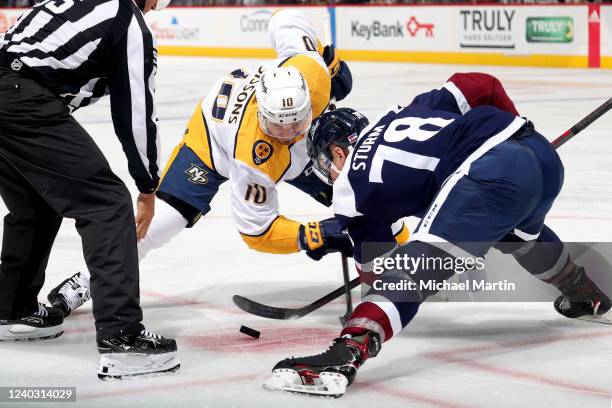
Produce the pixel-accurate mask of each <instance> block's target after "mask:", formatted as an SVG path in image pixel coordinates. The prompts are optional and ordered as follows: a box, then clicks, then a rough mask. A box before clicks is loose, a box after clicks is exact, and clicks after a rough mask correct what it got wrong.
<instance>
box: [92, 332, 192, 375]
mask: <svg viewBox="0 0 612 408" xmlns="http://www.w3.org/2000/svg"><path fill="white" fill-rule="evenodd" d="M98 352H99V353H100V354H101V356H100V365H99V366H98V378H100V379H101V380H122V379H129V378H133V377H138V376H143V375H154V374H162V373H167V372H172V371H176V370H178V369H179V368H180V367H181V364H180V362H179V360H178V357H177V352H176V341H175V340H174V339H166V338H164V337H162V336H160V335H159V334H154V333H151V332H149V331H147V330H143V331H141V332H140V334H138V335H129V336H121V337H116V338H114V339H108V340H98Z"/></svg>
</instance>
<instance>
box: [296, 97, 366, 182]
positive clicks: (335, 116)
mask: <svg viewBox="0 0 612 408" xmlns="http://www.w3.org/2000/svg"><path fill="white" fill-rule="evenodd" d="M368 123H369V121H368V119H367V118H366V117H365V116H363V115H362V114H361V113H359V112H357V111H356V110H354V109H351V108H338V109H336V110H333V111H329V112H326V113H324V114H322V115H321V116H319V117H318V118H317V119H315V120H314V122H313V123H312V126H311V127H310V130H309V132H308V137H307V138H306V146H307V149H308V156H309V157H310V160H311V161H312V163H313V169H314V173H315V174H316V175H317V177H319V178H320V179H321V180H322V181H324V182H325V183H327V184H330V185H331V184H332V179H331V176H330V170H331V169H332V168H334V166H333V162H332V154H331V151H330V149H329V148H330V146H331V145H332V144H335V145H338V146H340V147H342V148H344V149H347V150H348V149H349V148H350V147H352V146H353V145H354V144H355V143H356V142H357V138H358V137H359V134H360V133H361V131H362V130H363V129H365V127H366V126H368Z"/></svg>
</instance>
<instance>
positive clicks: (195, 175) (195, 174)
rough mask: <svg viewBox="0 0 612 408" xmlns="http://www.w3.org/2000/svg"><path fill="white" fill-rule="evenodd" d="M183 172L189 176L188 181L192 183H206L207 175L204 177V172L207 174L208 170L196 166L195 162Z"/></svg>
mask: <svg viewBox="0 0 612 408" xmlns="http://www.w3.org/2000/svg"><path fill="white" fill-rule="evenodd" d="M185 174H187V175H188V176H189V181H191V182H192V183H195V184H207V183H208V177H206V174H208V172H207V171H206V170H204V169H203V168H201V167H200V166H198V165H197V164H193V163H192V164H191V167H189V168H188V169H187V170H185Z"/></svg>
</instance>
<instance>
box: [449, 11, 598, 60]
mask: <svg viewBox="0 0 612 408" xmlns="http://www.w3.org/2000/svg"><path fill="white" fill-rule="evenodd" d="M456 13H457V15H456V17H458V19H459V21H458V33H457V34H458V39H459V41H458V45H459V49H461V50H464V51H467V52H470V51H474V52H487V51H491V52H500V51H501V52H503V53H507V54H529V53H535V52H537V53H538V54H564V55H583V54H586V52H587V50H588V31H587V29H586V27H587V19H588V16H587V13H585V7H584V6H574V7H573V6H564V7H459V8H458V9H457V11H456Z"/></svg>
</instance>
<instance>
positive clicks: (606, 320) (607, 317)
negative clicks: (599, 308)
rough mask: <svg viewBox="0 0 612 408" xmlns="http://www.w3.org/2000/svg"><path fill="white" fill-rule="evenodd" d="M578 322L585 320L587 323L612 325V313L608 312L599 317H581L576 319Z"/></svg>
mask: <svg viewBox="0 0 612 408" xmlns="http://www.w3.org/2000/svg"><path fill="white" fill-rule="evenodd" d="M576 319H578V320H584V321H585V322H592V323H600V324H612V311H610V312H606V313H604V314H602V315H599V316H581V317H576Z"/></svg>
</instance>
